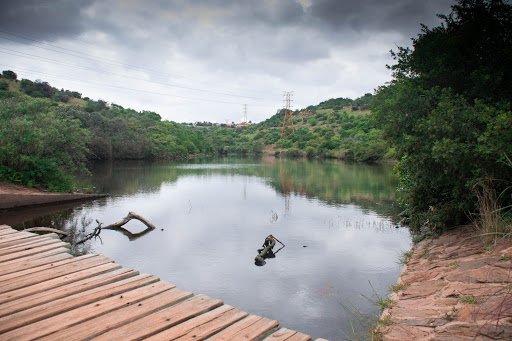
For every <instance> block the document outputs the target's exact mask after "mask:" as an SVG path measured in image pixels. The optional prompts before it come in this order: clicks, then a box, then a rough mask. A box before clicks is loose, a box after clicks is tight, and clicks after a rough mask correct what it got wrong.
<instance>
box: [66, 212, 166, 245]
mask: <svg viewBox="0 0 512 341" xmlns="http://www.w3.org/2000/svg"><path fill="white" fill-rule="evenodd" d="M132 219H136V220H139V221H140V222H142V223H143V224H144V225H146V226H147V229H145V230H144V231H142V232H139V233H131V232H130V231H128V230H127V229H125V228H123V227H122V226H123V225H125V224H127V223H128V222H129V221H130V220H132ZM96 222H97V223H98V227H96V228H95V229H94V231H93V232H92V233H89V234H88V235H87V236H85V238H84V239H83V240H81V241H79V242H77V243H76V244H82V243H85V242H86V241H88V240H89V239H92V238H96V237H98V238H100V240H101V237H100V233H101V230H102V229H108V230H115V231H120V232H121V233H123V234H124V235H126V236H127V237H128V238H129V239H130V240H134V239H137V238H139V237H142V236H143V235H145V234H146V233H148V232H150V231H153V230H154V229H156V227H155V225H153V224H151V223H150V222H149V221H148V220H147V219H146V218H144V217H142V216H140V215H138V214H137V213H135V212H129V213H128V215H127V216H126V217H124V218H123V219H121V220H119V221H118V222H117V223H113V224H110V225H107V226H101V225H102V223H100V222H99V221H98V219H96ZM101 242H102V244H103V241H102V240H101Z"/></svg>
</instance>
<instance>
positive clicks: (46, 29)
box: [0, 0, 94, 40]
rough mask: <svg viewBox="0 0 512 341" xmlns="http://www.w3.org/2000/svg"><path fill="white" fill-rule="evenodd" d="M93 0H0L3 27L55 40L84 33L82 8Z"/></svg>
mask: <svg viewBox="0 0 512 341" xmlns="http://www.w3.org/2000/svg"><path fill="white" fill-rule="evenodd" d="M93 2H94V0H76V1H75V0H73V1H67V0H55V1H48V0H47V1H40V0H26V1H21V0H16V1H14V0H7V1H1V2H0V4H1V8H2V9H1V10H0V27H1V28H3V29H6V30H9V31H11V32H16V33H19V34H26V35H30V36H31V37H32V38H36V39H45V40H54V39H57V38H59V37H69V36H75V35H78V34H80V33H81V32H83V31H84V30H85V29H88V27H86V23H85V21H84V19H83V16H82V10H83V9H85V8H87V7H88V6H90V5H91V4H92V3H93Z"/></svg>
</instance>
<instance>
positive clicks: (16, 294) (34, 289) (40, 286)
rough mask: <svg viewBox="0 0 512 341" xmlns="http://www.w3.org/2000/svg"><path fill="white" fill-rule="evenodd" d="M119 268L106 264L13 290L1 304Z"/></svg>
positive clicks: (1, 296) (112, 264)
mask: <svg viewBox="0 0 512 341" xmlns="http://www.w3.org/2000/svg"><path fill="white" fill-rule="evenodd" d="M119 268H121V266H120V265H119V264H115V263H106V264H103V265H99V266H94V267H91V268H89V269H85V270H82V271H77V272H74V273H72V274H69V275H66V276H62V277H57V278H54V279H51V280H49V281H43V282H40V283H36V284H33V285H30V286H27V287H23V288H19V289H15V290H11V291H8V292H5V293H3V294H0V304H3V303H6V302H10V301H13V300H16V299H19V298H20V297H25V296H28V295H34V294H37V293H40V292H46V291H48V290H50V289H53V288H58V287H62V286H63V285H66V284H69V283H73V282H76V281H78V280H82V279H84V278H89V277H94V276H97V275H100V274H103V273H105V272H109V271H113V270H116V269H119Z"/></svg>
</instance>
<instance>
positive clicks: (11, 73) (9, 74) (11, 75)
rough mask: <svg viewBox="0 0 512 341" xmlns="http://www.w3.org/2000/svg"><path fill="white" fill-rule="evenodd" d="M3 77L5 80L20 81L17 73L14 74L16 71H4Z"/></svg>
mask: <svg viewBox="0 0 512 341" xmlns="http://www.w3.org/2000/svg"><path fill="white" fill-rule="evenodd" d="M2 77H3V78H5V79H10V80H16V79H18V75H17V74H16V73H14V71H11V70H4V71H2Z"/></svg>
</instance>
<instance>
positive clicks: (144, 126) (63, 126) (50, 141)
mask: <svg viewBox="0 0 512 341" xmlns="http://www.w3.org/2000/svg"><path fill="white" fill-rule="evenodd" d="M2 82H5V81H2ZM20 90H21V91H22V92H23V93H25V94H28V95H30V96H32V97H37V98H38V97H47V98H48V99H40V98H39V99H37V98H30V97H28V96H26V95H23V94H21V93H17V92H11V91H5V90H0V101H1V104H0V115H1V116H0V121H1V122H2V125H1V127H0V178H1V179H5V180H8V181H11V182H19V183H23V184H26V185H29V186H35V185H38V186H43V187H46V188H48V189H50V190H59V191H68V190H71V189H73V185H74V178H73V176H74V175H75V174H77V173H78V174H84V173H87V169H86V168H85V161H86V160H94V159H143V158H181V157H187V156H189V155H197V154H210V153H212V152H213V148H212V147H211V145H210V144H209V143H208V142H206V140H205V139H204V138H203V137H202V136H201V135H200V134H199V132H198V131H196V130H194V129H193V128H190V127H188V126H187V127H185V126H181V125H178V124H176V123H174V122H168V121H163V122H162V121H161V117H160V115H158V114H157V113H155V112H152V111H142V112H137V111H135V110H133V109H124V108H123V107H121V106H119V105H112V107H108V106H107V103H106V102H105V101H102V100H98V101H91V100H89V99H87V102H86V105H85V108H82V107H81V106H78V105H65V104H64V103H67V102H69V100H70V99H71V98H81V96H82V94H80V93H79V92H76V91H69V90H60V91H59V90H57V89H55V88H53V87H51V86H50V85H49V84H48V83H46V82H42V81H36V82H32V81H30V80H27V79H23V80H22V81H21V82H20ZM50 98H51V99H52V100H50ZM262 148H263V147H262V145H261V143H260V144H259V145H258V146H256V147H255V149H256V150H261V149H262Z"/></svg>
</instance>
